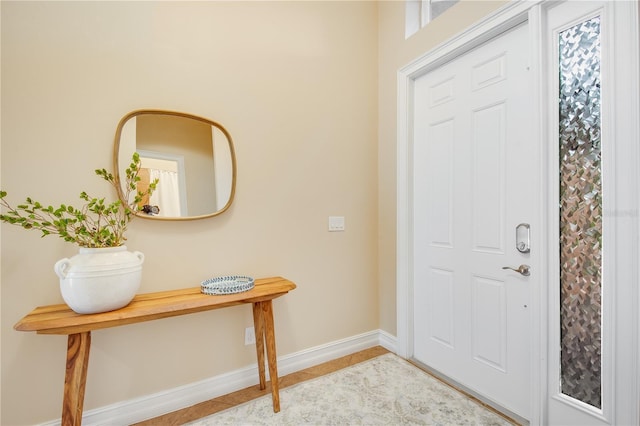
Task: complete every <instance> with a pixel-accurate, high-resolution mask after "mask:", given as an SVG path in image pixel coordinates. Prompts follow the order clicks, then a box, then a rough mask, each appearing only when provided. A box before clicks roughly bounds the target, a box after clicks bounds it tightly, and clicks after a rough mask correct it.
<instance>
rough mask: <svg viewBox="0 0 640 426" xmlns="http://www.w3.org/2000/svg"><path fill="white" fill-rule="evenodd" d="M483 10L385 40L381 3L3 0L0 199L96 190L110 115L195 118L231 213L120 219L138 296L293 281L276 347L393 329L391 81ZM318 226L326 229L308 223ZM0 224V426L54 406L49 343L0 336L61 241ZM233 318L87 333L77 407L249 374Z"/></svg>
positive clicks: (385, 5)
mask: <svg viewBox="0 0 640 426" xmlns="http://www.w3.org/2000/svg"><path fill="white" fill-rule="evenodd" d="M495 7H496V4H495V3H486V2H469V3H468V2H464V3H463V4H460V5H458V6H456V7H454V8H452V9H451V10H450V11H448V12H447V13H446V14H445V15H443V16H442V17H441V18H439V20H437V21H435V22H433V23H432V24H431V25H430V27H428V28H426V29H425V30H422V31H421V32H419V33H418V34H416V35H415V36H413V37H412V38H410V39H409V40H407V41H405V40H404V36H403V34H404V29H403V21H404V6H403V3H402V2H400V1H398V2H382V3H379V4H377V3H374V2H368V1H357V2H347V1H343V2H262V1H261V2H228V3H227V2H192V3H171V2H158V3H155V2H16V3H14V2H7V1H3V2H2V10H1V13H2V22H1V25H2V27H1V29H2V38H1V43H2V45H1V54H2V58H1V59H2V69H1V79H2V111H1V117H0V118H1V122H2V128H1V138H2V139H1V143H2V146H1V150H2V157H1V170H0V178H1V181H0V182H1V185H2V188H3V189H4V190H7V191H8V192H9V195H10V199H12V200H14V201H21V199H22V198H23V197H24V196H27V195H29V196H32V197H33V198H36V199H38V200H41V201H43V202H46V203H51V204H59V203H63V202H64V203H70V202H74V204H76V200H78V198H77V195H78V193H79V192H80V191H82V190H87V191H88V192H89V193H92V194H95V195H101V194H108V193H110V194H112V195H113V192H112V191H111V189H110V188H109V187H108V186H107V185H106V184H105V183H104V182H103V181H101V180H100V179H99V178H97V177H95V176H94V175H93V169H95V168H102V167H109V166H110V164H111V161H112V159H111V155H112V154H111V149H112V143H113V134H114V132H115V127H116V125H117V123H118V121H119V120H120V118H121V117H122V116H123V115H125V114H126V113H128V112H130V111H132V110H135V109H140V108H164V109H172V110H179V111H184V112H189V113H193V114H196V115H201V116H204V117H208V118H211V119H213V120H216V121H218V122H220V123H222V124H223V125H224V126H225V127H226V128H227V129H228V130H229V131H230V133H231V135H232V137H233V139H234V142H235V144H236V154H237V158H238V185H237V192H236V199H235V202H234V204H233V205H232V207H231V209H230V210H229V211H227V212H226V213H225V214H223V215H221V216H219V217H215V218H211V219H206V220H201V221H194V222H179V223H178V222H152V221H145V220H137V221H135V222H134V223H133V224H132V225H131V227H130V232H129V233H128V237H129V240H128V243H127V245H128V246H129V248H131V249H134V250H140V251H142V252H144V253H145V255H146V261H145V267H144V278H143V283H142V288H141V291H143V292H150V291H159V290H164V289H171V288H180V287H191V286H197V285H198V284H199V282H200V281H201V280H202V279H204V278H207V277H211V276H216V275H222V274H231V273H241V274H249V275H252V276H255V277H266V276H273V275H282V276H285V277H287V278H289V279H291V280H293V281H294V282H296V283H297V284H298V289H297V290H295V291H294V292H292V293H291V294H289V295H287V296H286V297H283V298H281V299H279V300H277V301H276V303H275V320H276V327H277V338H278V350H279V354H280V355H285V354H289V353H294V352H297V351H302V350H304V349H308V348H311V347H314V346H317V345H322V344H326V343H329V342H333V341H335V340H338V339H342V338H346V337H350V336H354V335H356V334H359V333H363V332H367V331H370V330H375V329H377V328H382V329H384V330H386V331H387V332H389V333H391V334H395V328H396V319H395V315H396V314H395V202H396V201H395V192H396V191H395V180H396V179H395V173H396V172H395V161H396V158H395V128H396V126H395V117H396V103H395V99H396V98H395V90H396V80H395V78H396V70H397V69H398V68H399V67H400V66H402V65H404V64H406V63H407V62H409V61H410V60H411V59H412V58H414V57H415V56H417V55H418V54H420V53H422V52H424V51H426V50H427V49H429V48H430V47H432V46H434V45H436V44H437V43H439V42H441V41H443V40H444V39H446V38H447V37H448V36H450V35H451V34H453V33H455V32H457V31H458V30H459V29H461V28H463V27H464V26H466V25H467V24H468V23H470V22H473V21H474V20H476V19H477V18H478V17H480V16H482V15H483V14H484V13H487V12H488V11H490V10H493V9H494V8H495ZM203 52H204V53H205V54H203ZM78 201H79V200H78ZM329 215H343V216H345V218H346V231H345V232H343V233H329V232H327V217H328V216H329ZM1 232H2V233H1V249H2V257H1V262H2V271H1V291H2V300H1V308H2V310H1V319H2V323H1V327H2V328H1V338H2V342H1V343H2V346H1V347H2V353H1V355H2V404H1V408H2V418H1V421H0V423H2V424H7V425H19V424H33V423H38V422H44V421H47V420H51V419H54V418H57V417H58V416H59V414H60V406H61V396H62V395H61V394H62V382H63V367H64V362H65V347H66V341H65V339H64V338H63V337H59V336H39V335H36V334H29V333H18V332H16V331H14V330H13V329H12V326H13V324H15V322H16V321H18V320H19V319H20V318H21V317H22V316H23V315H24V314H26V313H27V312H28V311H29V310H31V309H32V308H33V307H35V306H38V305H45V304H51V303H61V302H62V299H61V297H60V295H59V290H58V287H57V278H56V277H55V274H54V273H53V269H52V268H53V264H54V263H55V262H56V261H57V260H58V259H60V258H62V257H69V256H72V255H73V254H74V253H75V252H76V251H77V250H76V248H75V247H73V246H71V245H69V244H66V243H64V242H62V241H61V240H58V239H56V238H53V237H49V238H45V239H40V237H39V235H38V234H37V233H35V232H25V231H23V230H21V229H18V228H15V227H11V226H8V225H4V224H3V225H2V227H1ZM378 283H379V284H378ZM250 325H251V313H250V311H249V309H248V308H246V307H244V308H243V307H237V308H231V309H227V310H222V311H216V312H209V313H202V314H196V315H192V316H190V317H183V318H172V319H165V320H161V321H157V322H154V323H147V324H139V325H133V326H128V327H123V328H119V329H112V330H103V331H98V332H94V333H93V346H92V352H91V360H90V367H89V374H88V384H87V394H86V400H85V409H92V408H96V407H100V406H104V405H107V404H112V403H116V402H118V401H123V400H127V399H131V398H135V397H139V396H142V395H147V394H151V393H154V392H159V391H161V390H164V389H169V388H173V387H176V386H180V385H184V384H188V383H192V382H195V381H198V380H202V379H205V378H207V377H211V376H215V375H218V374H221V373H224V372H228V371H231V370H234V369H238V368H241V367H244V366H247V365H249V364H251V363H254V362H255V354H254V349H253V348H252V347H250V346H244V344H243V335H244V334H243V332H244V328H245V327H247V326H250Z"/></svg>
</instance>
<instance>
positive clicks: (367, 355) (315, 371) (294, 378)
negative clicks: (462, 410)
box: [135, 346, 516, 426]
mask: <svg viewBox="0 0 640 426" xmlns="http://www.w3.org/2000/svg"><path fill="white" fill-rule="evenodd" d="M388 352H389V351H388V350H386V349H384V348H383V347H381V346H375V347H373V348H370V349H365V350H363V351H360V352H356V353H354V354H351V355H347V356H344V357H341V358H338V359H335V360H333V361H329V362H325V363H323V364H319V365H316V366H314V367H310V368H307V369H304V370H301V371H298V372H295V373H292V374H289V375H286V376H283V377H280V379H279V380H280V389H284V388H286V387H288V386H292V385H295V384H297V383H300V382H304V381H306V380H310V379H314V378H316V377H320V376H323V375H325V374H329V373H332V372H334V371H337V370H340V369H342V368H345V367H349V366H351V365H354V364H357V363H360V362H363V361H366V360H368V359H371V358H375V357H377V356H380V355H382V354H386V353H388ZM270 389H271V387H270V386H269V384H268V383H267V388H266V389H265V390H260V389H259V388H258V386H257V385H255V386H251V387H248V388H246V389H242V390H239V391H236V392H233V393H230V394H227V395H223V396H220V397H218V398H214V399H211V400H209V401H205V402H201V403H199V404H196V405H193V406H191V407H187V408H184V409H182V410H178V411H174V412H173V413H169V414H165V415H163V416H160V417H156V418H153V419H149V420H145V421H143V422H140V423H136V424H135V426H152V425H153V426H156V425H162V426H167V425H182V424H184V423H187V422H191V421H194V420H197V419H201V418H203V417H206V416H209V415H211V414H214V413H217V412H219V411H222V410H226V409H227V408H231V407H234V406H236V405H240V404H243V403H245V402H247V401H251V400H253V399H256V398H259V397H261V396H263V395H268V394H269V393H270ZM482 405H484V404H482ZM487 408H488V409H490V410H492V411H494V410H493V409H491V408H490V407H487ZM498 414H500V413H498ZM507 420H509V421H511V422H513V420H511V419H507ZM514 424H516V423H515V422H514Z"/></svg>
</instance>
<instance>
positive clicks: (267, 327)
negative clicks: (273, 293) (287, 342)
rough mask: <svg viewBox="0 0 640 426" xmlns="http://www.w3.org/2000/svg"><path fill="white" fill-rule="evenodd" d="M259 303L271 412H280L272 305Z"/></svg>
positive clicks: (266, 302)
mask: <svg viewBox="0 0 640 426" xmlns="http://www.w3.org/2000/svg"><path fill="white" fill-rule="evenodd" d="M260 303H261V305H262V306H261V308H262V314H263V318H264V335H265V340H266V344H267V360H268V362H269V377H270V379H271V398H272V399H273V412H274V413H277V412H279V411H280V393H279V384H278V358H277V355H276V335H275V330H274V327H273V305H272V303H271V300H265V301H264V302H260Z"/></svg>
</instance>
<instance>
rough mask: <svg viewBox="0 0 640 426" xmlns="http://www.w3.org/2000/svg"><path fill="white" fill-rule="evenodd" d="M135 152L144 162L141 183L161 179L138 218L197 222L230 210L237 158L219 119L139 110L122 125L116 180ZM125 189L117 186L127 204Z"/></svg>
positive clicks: (117, 137)
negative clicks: (216, 120)
mask: <svg viewBox="0 0 640 426" xmlns="http://www.w3.org/2000/svg"><path fill="white" fill-rule="evenodd" d="M134 152H138V154H140V159H141V162H142V166H141V169H140V174H139V176H140V177H141V181H140V182H139V185H140V187H141V188H144V186H145V185H147V186H148V185H149V182H152V181H153V180H154V179H156V178H157V179H159V182H158V185H157V189H156V191H155V192H154V194H153V195H152V196H151V198H150V199H147V200H143V201H142V203H141V205H140V208H141V211H139V212H137V215H138V216H139V217H144V218H149V219H159V220H193V219H202V218H206V217H211V216H216V215H219V214H221V213H223V212H224V211H226V210H227V209H228V208H229V206H230V205H231V203H232V202H233V197H234V195H235V186H236V158H235V150H234V147H233V141H232V139H231V135H230V134H229V132H228V131H227V130H226V129H225V128H224V127H223V126H222V125H220V124H219V123H216V122H215V121H212V120H209V119H206V118H202V117H198V116H196V115H192V114H186V113H182V112H175V111H164V110H151V109H148V110H137V111H133V112H131V113H129V114H127V115H125V116H124V117H123V118H122V119H121V120H120V123H118V127H117V129H116V135H115V142H114V156H113V157H114V170H115V173H114V174H115V178H116V180H117V181H118V182H122V181H123V180H124V179H122V178H121V176H124V173H125V169H126V168H127V167H128V166H129V164H130V163H131V157H132V156H133V153H134ZM124 193H125V192H124V188H122V186H121V185H118V196H119V197H120V199H121V200H122V201H123V202H126V200H124V199H123V198H124Z"/></svg>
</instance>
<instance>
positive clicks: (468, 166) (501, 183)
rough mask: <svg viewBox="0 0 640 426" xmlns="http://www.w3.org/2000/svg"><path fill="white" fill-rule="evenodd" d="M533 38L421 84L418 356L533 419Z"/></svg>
mask: <svg viewBox="0 0 640 426" xmlns="http://www.w3.org/2000/svg"><path fill="white" fill-rule="evenodd" d="M527 37H528V31H527V26H526V25H521V26H520V27H518V28H514V29H512V30H510V31H508V32H507V33H504V34H503V35H501V36H500V37H497V38H495V39H493V40H490V41H489V42H487V43H485V44H484V45H482V46H480V47H478V48H476V49H474V50H472V51H470V52H469V53H467V54H465V55H463V56H461V57H459V58H457V59H455V60H453V61H451V62H449V63H447V64H445V65H443V66H441V67H440V68H438V69H436V70H433V71H431V72H429V73H428V74H426V75H424V76H422V77H420V78H418V79H416V80H415V85H414V91H413V101H414V117H413V126H414V133H413V159H414V160H413V161H414V163H413V177H414V180H413V201H414V206H413V208H414V211H413V218H414V224H413V226H414V237H413V241H414V242H413V244H414V271H413V277H414V278H413V290H414V309H413V311H414V325H413V327H414V344H413V346H414V357H415V358H416V359H417V360H418V361H420V362H422V363H424V364H426V365H427V366H429V367H431V368H433V369H434V370H436V371H438V372H440V373H441V374H443V375H445V376H448V377H450V378H451V379H453V380H455V381H457V382H459V383H460V384H462V385H463V386H465V387H466V388H468V389H470V390H472V391H473V392H476V393H478V394H480V395H483V396H484V397H486V398H487V399H488V400H490V401H493V402H494V403H495V404H497V405H499V406H501V407H504V408H506V409H508V410H510V411H512V412H514V413H516V414H518V415H519V416H521V417H523V418H529V416H530V400H531V395H530V388H531V387H530V386H529V384H530V379H531V378H530V374H531V369H530V367H531V364H530V363H531V359H530V356H529V354H530V347H531V339H530V327H531V317H530V315H531V314H530V312H531V300H530V299H531V298H530V289H531V286H532V285H537V281H538V280H539V278H538V277H537V275H536V271H535V270H533V272H532V274H531V275H530V276H527V277H525V276H522V275H520V274H519V273H517V272H514V271H511V270H504V269H502V268H503V267H504V266H511V267H514V268H517V267H518V266H519V265H520V264H527V265H534V264H535V263H536V256H539V251H536V250H532V252H531V253H520V252H519V251H517V250H516V248H515V229H516V226H518V224H520V223H523V222H524V223H529V224H531V226H538V225H539V219H538V218H537V217H535V215H536V212H537V208H536V206H534V205H533V201H532V200H533V199H534V197H533V196H532V194H536V193H538V190H539V187H540V182H538V181H537V180H536V176H538V173H537V172H536V171H537V169H536V163H535V158H536V156H535V155H534V154H535V149H534V141H533V139H532V137H531V135H532V132H531V131H528V126H529V125H530V123H529V122H530V120H528V111H530V108H531V105H530V103H529V102H528V99H529V98H530V93H529V90H530V87H531V84H530V82H529V81H528V79H529V72H528V53H527V52H528V51H527V48H526V46H527Z"/></svg>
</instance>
